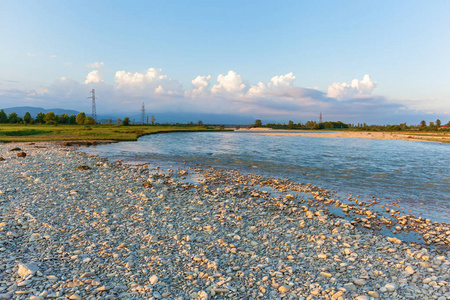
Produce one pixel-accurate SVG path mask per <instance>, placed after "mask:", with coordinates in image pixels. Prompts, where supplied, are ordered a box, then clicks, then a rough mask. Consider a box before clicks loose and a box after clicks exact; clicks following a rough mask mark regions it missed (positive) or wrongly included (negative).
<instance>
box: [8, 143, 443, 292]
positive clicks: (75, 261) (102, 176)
mask: <svg viewBox="0 0 450 300" xmlns="http://www.w3.org/2000/svg"><path fill="white" fill-rule="evenodd" d="M14 147H16V148H20V150H17V151H10V150H11V149H12V148H14ZM18 152H20V153H21V152H23V153H25V154H26V156H24V157H23V155H22V157H18V156H17V154H18ZM0 157H2V158H3V159H4V160H3V161H0V171H1V173H0V180H1V181H0V182H1V184H0V207H1V214H0V218H1V219H0V261H1V264H0V299H47V298H53V299H164V298H165V299H281V298H284V299H360V300H362V299H439V300H443V299H450V290H449V286H448V285H449V283H448V282H449V278H450V261H449V252H448V250H447V248H445V247H444V246H445V245H446V243H447V241H448V237H449V235H450V232H448V230H449V229H448V227H447V225H446V224H434V223H429V222H428V223H427V222H424V223H423V224H419V225H418V226H417V227H418V228H422V227H420V226H421V225H423V226H425V228H428V226H432V227H430V228H432V229H433V231H434V235H433V234H431V236H433V239H427V240H426V241H429V243H428V244H429V245H427V244H412V243H405V242H402V241H400V240H399V239H398V238H395V237H394V238H392V237H385V236H383V235H381V234H378V233H377V231H376V230H372V229H373V228H367V226H364V225H367V224H369V225H370V226H371V227H372V226H374V227H376V223H377V222H378V221H376V220H377V218H376V213H371V215H367V214H368V213H367V212H366V211H370V209H369V208H370V205H365V204H361V203H356V202H355V207H352V206H348V204H345V205H347V207H342V208H343V209H347V211H349V210H350V211H353V210H357V209H360V210H361V212H362V213H364V215H365V217H361V218H360V221H358V222H349V221H348V220H345V219H342V218H338V217H334V216H332V215H331V214H330V213H329V212H328V210H327V209H326V207H325V206H324V204H325V202H327V201H331V197H327V196H328V195H327V192H326V191H323V190H321V189H318V188H317V187H313V186H311V185H300V186H298V187H297V190H296V189H295V188H294V187H292V186H290V187H289V189H290V190H296V191H298V190H301V192H302V193H306V194H309V195H311V196H312V198H311V199H307V200H302V199H299V198H300V197H299V196H297V195H291V194H287V193H283V189H285V190H287V187H288V185H289V184H291V183H284V182H278V181H276V180H275V181H274V180H272V181H270V180H265V179H264V180H265V181H264V182H261V180H262V179H261V178H257V177H252V176H250V177H245V176H244V177H243V175H241V174H239V173H234V174H233V173H232V172H229V173H223V172H220V171H214V170H203V171H198V173H199V175H201V176H200V179H199V181H198V182H186V181H185V180H184V178H185V177H186V176H188V175H189V174H187V173H188V172H192V170H172V171H169V172H167V173H166V174H159V173H158V174H149V170H148V169H147V168H146V166H145V165H142V166H135V167H129V166H124V165H122V164H121V163H119V162H107V161H105V160H104V159H101V158H98V157H90V156H87V155H86V154H84V153H82V152H78V151H75V149H74V148H73V147H71V146H61V145H57V144H52V143H41V144H38V145H37V144H36V145H30V144H29V145H26V144H14V145H11V144H3V145H0ZM244 183H245V186H244ZM263 186H266V187H267V186H270V187H271V188H274V189H276V190H278V191H280V190H281V194H280V195H278V196H276V197H275V196H271V195H270V192H268V191H267V190H266V189H263V188H262V187H263ZM374 201H376V200H374ZM328 204H330V205H333V206H335V207H336V201H334V202H330V203H328ZM338 204H339V205H338V206H341V204H340V202H338ZM360 204H361V205H360ZM394 215H395V213H394ZM363 219H364V220H363ZM366 220H369V221H366ZM370 220H375V221H374V222H371V221H370ZM397 222H398V223H400V221H398V220H397ZM402 222H405V223H404V224H402V225H401V230H403V229H404V228H407V227H408V226H409V223H408V222H409V219H408V220H406V221H402ZM414 222H415V221H414ZM373 224H375V225H373ZM383 225H386V224H385V223H383ZM393 225H395V226H396V224H393ZM408 228H409V227H408ZM411 228H412V225H411ZM368 229H370V230H368ZM392 229H394V230H396V229H395V228H392ZM422 229H423V228H422ZM430 231H431V229H430ZM426 234H428V236H430V234H429V233H427V232H424V233H423V235H426ZM435 236H437V237H435ZM440 236H441V237H440ZM437 240H439V241H437ZM441 242H442V244H438V243H441ZM434 246H443V247H438V248H435V247H434Z"/></svg>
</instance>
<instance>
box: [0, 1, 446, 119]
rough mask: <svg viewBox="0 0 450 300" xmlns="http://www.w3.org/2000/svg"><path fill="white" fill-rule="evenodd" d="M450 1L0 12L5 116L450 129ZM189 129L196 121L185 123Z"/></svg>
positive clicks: (138, 5) (86, 4)
mask: <svg viewBox="0 0 450 300" xmlns="http://www.w3.org/2000/svg"><path fill="white" fill-rule="evenodd" d="M449 12H450V1H447V0H445V1H439V0H435V1H416V0H404V1H401V0H399V1H364V0H357V1H356V0H355V1H321V0H318V1H264V0H259V1H252V0H249V1H196V0H193V1H170V0H161V1H95V0H90V1H78V0H77V1H69V0H68V1H47V0H40V1H37V0H34V1H31V0H23V1H12V0H2V1H0V108H8V107H14V106H34V107H43V108H46V109H48V108H65V109H74V110H77V111H85V112H86V113H90V110H91V102H90V100H89V99H88V98H87V97H89V96H90V94H89V92H90V90H91V89H95V91H96V96H97V101H96V102H97V114H98V115H108V114H110V115H126V114H136V113H139V111H140V109H141V106H142V103H144V104H145V107H146V112H148V114H157V113H178V114H180V113H186V114H187V113H202V114H213V115H217V118H218V122H220V115H221V114H228V115H236V116H245V117H250V118H255V119H256V118H259V119H262V120H263V123H265V122H269V121H270V122H282V123H283V122H287V121H288V120H293V121H294V122H303V123H304V122H306V121H308V120H315V121H318V118H319V114H320V113H322V115H323V119H324V120H330V121H338V120H340V121H343V122H346V123H357V122H367V123H370V124H399V123H403V122H408V123H409V124H418V123H419V122H420V121H421V120H426V121H427V122H429V121H435V120H436V119H437V118H439V119H441V121H442V122H443V123H446V122H448V121H450V55H449V53H450V18H449ZM194 121H196V120H194Z"/></svg>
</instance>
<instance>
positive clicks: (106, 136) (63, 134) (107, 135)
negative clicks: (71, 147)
mask: <svg viewBox="0 0 450 300" xmlns="http://www.w3.org/2000/svg"><path fill="white" fill-rule="evenodd" d="M216 130H218V129H217V128H213V127H205V126H196V125H178V126H175V125H173V126H172V125H134V126H122V125H108V124H102V125H58V126H54V125H23V124H1V125H0V142H36V141H84V140H87V141H114V142H119V141H136V140H137V139H138V138H139V137H141V136H143V135H148V134H156V133H163V132H180V131H186V132H195V131H216Z"/></svg>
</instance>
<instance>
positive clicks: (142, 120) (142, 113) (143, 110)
mask: <svg viewBox="0 0 450 300" xmlns="http://www.w3.org/2000/svg"><path fill="white" fill-rule="evenodd" d="M144 120H145V105H144V102H142V108H141V124H144Z"/></svg>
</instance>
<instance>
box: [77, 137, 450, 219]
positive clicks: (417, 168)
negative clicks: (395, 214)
mask: <svg viewBox="0 0 450 300" xmlns="http://www.w3.org/2000/svg"><path fill="white" fill-rule="evenodd" d="M84 151H86V152H88V153H91V154H98V155H99V156H102V157H107V158H109V159H110V160H111V161H115V160H117V159H121V160H124V161H132V162H149V163H150V165H151V166H153V167H155V166H161V167H162V168H167V167H169V166H182V165H185V164H187V165H188V166H189V165H194V164H201V165H203V166H212V167H217V168H230V169H235V170H237V169H238V170H240V171H241V172H244V173H245V172H247V173H255V174H262V175H266V176H269V177H275V178H288V179H291V180H293V181H295V182H304V183H311V184H313V185H317V186H320V187H322V188H325V189H328V190H336V191H337V192H338V194H340V195H342V196H343V197H344V196H347V195H348V194H352V195H357V194H358V195H360V196H361V197H360V199H365V198H369V197H371V196H374V197H376V198H380V199H381V203H392V202H398V203H399V204H400V205H401V206H402V207H403V208H404V209H405V212H406V213H408V211H409V210H411V212H412V213H421V216H422V217H425V218H429V219H431V220H433V221H438V222H446V223H450V144H442V143H427V142H411V141H395V140H371V139H348V138H321V137H301V136H268V135H260V134H252V133H250V132H246V131H235V132H196V133H170V134H157V135H149V136H144V137H141V138H140V139H139V140H138V141H137V142H121V143H116V144H107V145H100V146H96V147H91V148H88V149H84Z"/></svg>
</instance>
